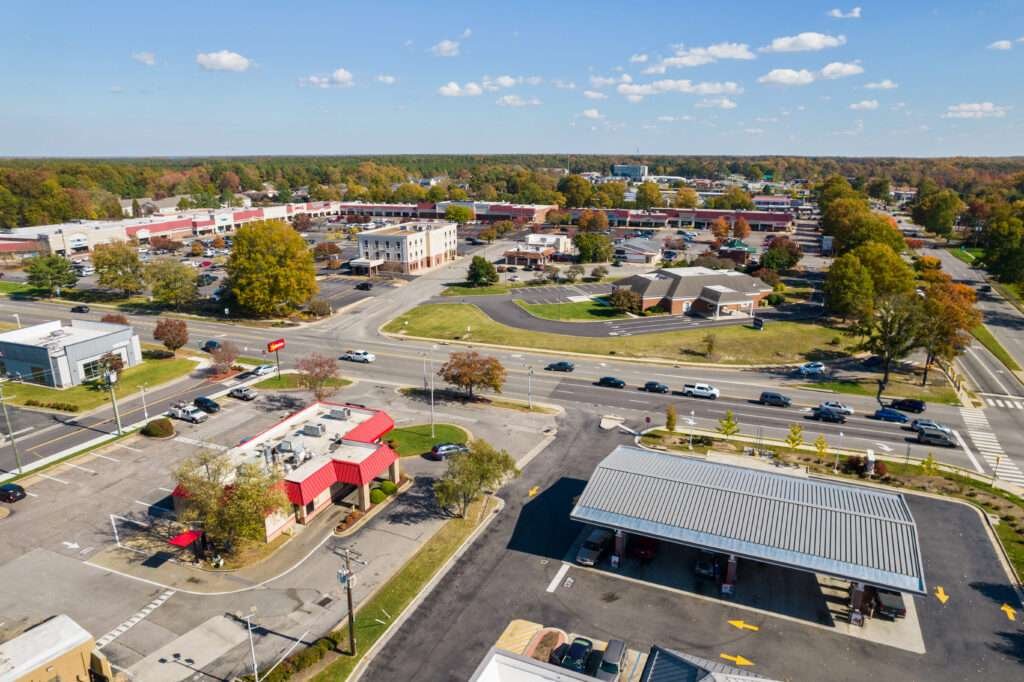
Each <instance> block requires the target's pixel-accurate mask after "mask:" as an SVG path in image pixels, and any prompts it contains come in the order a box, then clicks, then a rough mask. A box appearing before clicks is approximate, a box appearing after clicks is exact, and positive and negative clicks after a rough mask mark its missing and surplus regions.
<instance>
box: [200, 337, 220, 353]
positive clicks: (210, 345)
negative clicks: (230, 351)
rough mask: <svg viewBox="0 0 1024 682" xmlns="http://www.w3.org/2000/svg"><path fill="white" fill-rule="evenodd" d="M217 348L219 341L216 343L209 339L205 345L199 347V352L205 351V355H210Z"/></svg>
mask: <svg viewBox="0 0 1024 682" xmlns="http://www.w3.org/2000/svg"><path fill="white" fill-rule="evenodd" d="M218 348H220V341H217V340H215V339H210V340H209V341H207V342H206V343H204V344H203V345H201V346H200V347H199V349H200V350H202V351H205V352H207V353H212V352H213V351H215V350H217V349H218Z"/></svg>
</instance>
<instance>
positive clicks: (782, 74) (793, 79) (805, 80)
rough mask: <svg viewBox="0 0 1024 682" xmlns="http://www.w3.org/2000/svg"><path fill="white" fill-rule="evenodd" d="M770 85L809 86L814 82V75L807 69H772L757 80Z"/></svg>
mask: <svg viewBox="0 0 1024 682" xmlns="http://www.w3.org/2000/svg"><path fill="white" fill-rule="evenodd" d="M757 82H758V83H766V84H769V85H807V84H809V83H813V82H814V74H813V73H811V72H810V71H808V70H807V69H800V70H799V71H798V70H796V69H772V70H771V71H769V72H768V73H766V74H765V75H763V76H761V77H760V78H758V79H757Z"/></svg>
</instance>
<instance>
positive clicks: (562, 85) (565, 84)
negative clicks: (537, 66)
mask: <svg viewBox="0 0 1024 682" xmlns="http://www.w3.org/2000/svg"><path fill="white" fill-rule="evenodd" d="M551 84H552V85H553V86H555V87H556V88H558V89H559V90H575V89H576V83H574V82H573V81H567V80H562V79H561V78H556V79H555V80H553V81H551Z"/></svg>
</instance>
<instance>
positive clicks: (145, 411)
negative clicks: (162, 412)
mask: <svg viewBox="0 0 1024 682" xmlns="http://www.w3.org/2000/svg"><path fill="white" fill-rule="evenodd" d="M142 418H143V419H145V420H146V421H149V410H148V409H146V384H142Z"/></svg>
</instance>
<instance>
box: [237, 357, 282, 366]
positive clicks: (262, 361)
mask: <svg viewBox="0 0 1024 682" xmlns="http://www.w3.org/2000/svg"><path fill="white" fill-rule="evenodd" d="M235 362H237V363H238V364H240V365H266V364H270V363H271V362H273V358H270V359H269V360H268V359H267V358H257V357H254V356H252V355H239V356H238V357H237V358H235Z"/></svg>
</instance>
